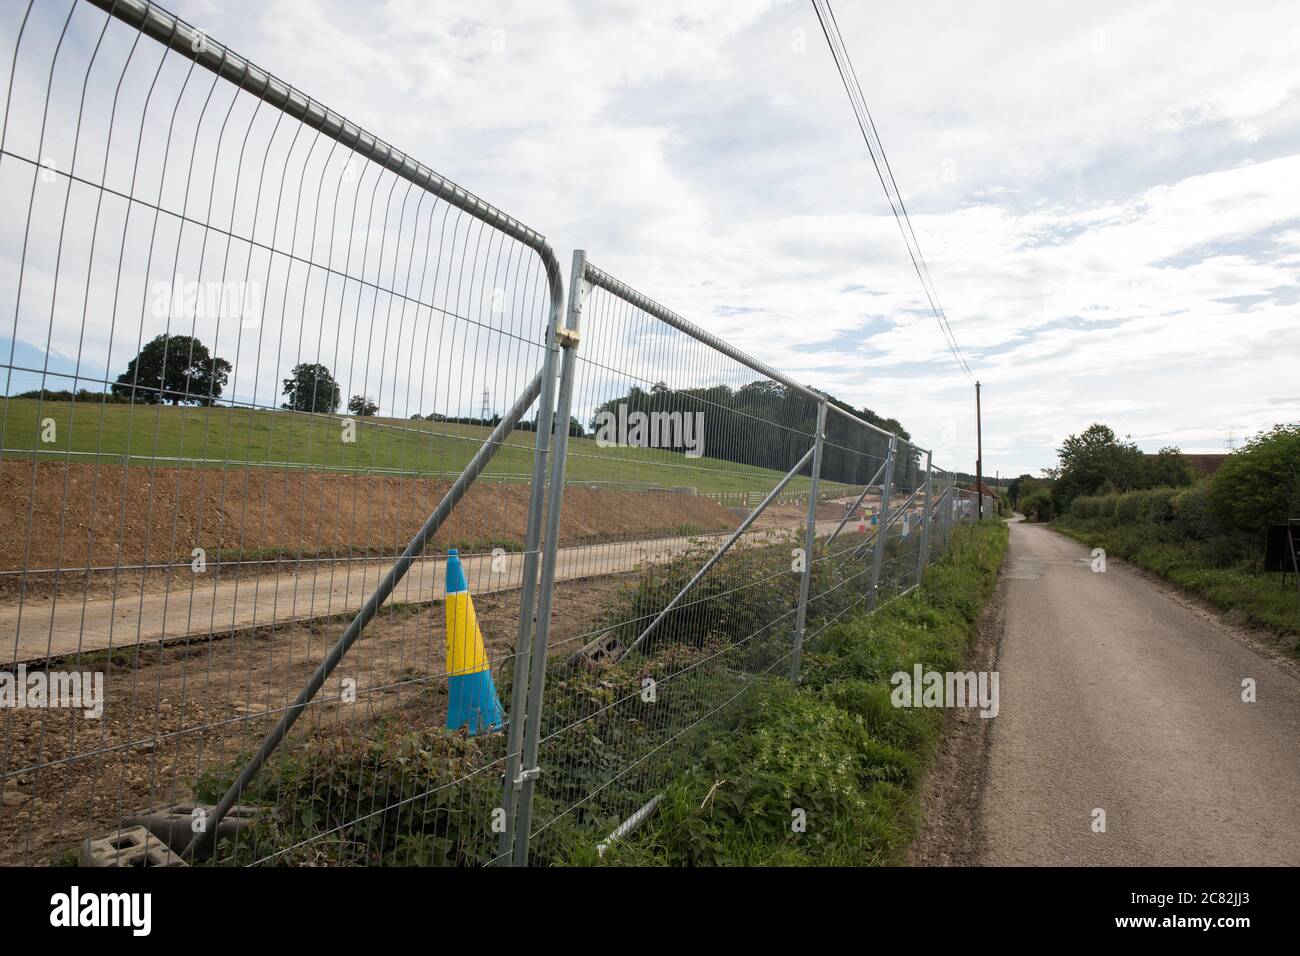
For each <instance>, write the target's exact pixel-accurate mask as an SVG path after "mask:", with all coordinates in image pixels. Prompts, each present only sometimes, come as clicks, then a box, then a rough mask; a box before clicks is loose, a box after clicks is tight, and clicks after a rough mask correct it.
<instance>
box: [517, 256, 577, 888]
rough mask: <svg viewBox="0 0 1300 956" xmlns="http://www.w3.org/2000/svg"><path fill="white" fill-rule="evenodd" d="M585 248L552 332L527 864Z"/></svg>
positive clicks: (523, 803) (526, 779) (528, 748)
mask: <svg viewBox="0 0 1300 956" xmlns="http://www.w3.org/2000/svg"><path fill="white" fill-rule="evenodd" d="M586 275H587V253H586V252H585V251H583V250H582V249H575V250H574V252H573V269H572V271H571V272H570V273H569V308H568V313H567V320H566V324H565V328H564V330H563V331H561V330H558V329H557V330H556V333H555V334H556V337H557V339H558V340H559V342H560V344H561V345H562V346H563V349H564V354H563V357H562V359H561V364H560V390H559V398H558V399H557V400H556V406H555V438H554V451H553V457H552V460H551V486H550V488H549V489H548V497H547V503H546V534H545V537H544V538H543V543H542V574H541V581H540V583H539V589H540V594H539V598H538V602H537V626H536V629H535V630H534V636H533V652H532V656H531V660H532V667H531V668H530V669H529V675H528V709H527V712H526V714H525V720H526V721H527V723H526V726H525V730H524V749H523V754H522V756H521V758H520V769H519V773H518V774H517V775H516V776H515V780H514V786H515V788H516V801H517V806H516V810H515V833H514V865H515V866H527V865H528V837H529V829H530V827H531V824H532V818H533V790H534V788H535V785H536V782H537V777H538V775H539V774H540V773H541V769H540V768H539V767H538V765H537V752H538V746H539V741H540V740H541V733H542V693H543V691H544V690H545V688H546V658H547V648H548V646H549V638H550V627H551V604H552V599H553V598H554V596H555V557H556V551H557V550H558V549H559V544H560V508H561V506H562V505H563V504H564V469H565V459H566V455H567V452H568V447H569V414H570V408H571V407H572V405H573V378H574V373H575V371H576V364H575V360H576V356H575V351H576V350H577V347H578V329H579V317H580V315H581V313H582V302H583V299H584V298H585V296H586V292H587V279H586Z"/></svg>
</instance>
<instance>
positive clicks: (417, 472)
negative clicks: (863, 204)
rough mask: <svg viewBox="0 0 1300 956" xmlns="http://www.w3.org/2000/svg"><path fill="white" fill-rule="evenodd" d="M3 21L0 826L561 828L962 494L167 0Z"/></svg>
mask: <svg viewBox="0 0 1300 956" xmlns="http://www.w3.org/2000/svg"><path fill="white" fill-rule="evenodd" d="M0 17H2V18H3V21H4V23H5V24H6V28H7V29H6V30H5V32H4V35H5V36H6V37H7V38H8V39H7V40H6V46H5V47H4V48H0V57H4V58H6V59H7V60H8V62H9V67H10V68H9V70H8V71H7V78H6V81H5V82H6V83H7V85H6V87H5V91H4V103H5V107H4V109H5V112H4V115H3V120H2V121H0V197H2V199H0V202H3V203H4V219H3V221H4V222H5V224H6V225H5V227H4V228H3V229H2V230H0V270H3V273H2V274H0V323H3V325H4V326H5V328H4V333H3V336H0V350H3V353H4V363H3V369H4V385H5V388H4V392H3V396H4V397H3V398H2V399H0V402H2V403H3V408H2V410H0V472H2V473H3V482H2V483H0V497H3V499H4V501H3V513H2V514H0V521H3V528H2V529H0V530H2V531H3V533H2V534H0V667H2V668H4V674H5V675H6V676H7V677H8V678H9V679H10V681H9V684H8V685H7V686H11V687H14V688H17V687H19V686H21V687H22V688H23V690H22V692H21V693H22V694H23V695H26V696H23V697H22V699H21V700H19V699H17V698H16V699H15V701H14V702H13V705H12V706H6V707H5V708H3V713H0V801H3V802H2V804H0V806H2V807H3V811H2V812H0V863H9V864H13V863H42V862H52V861H63V860H65V859H68V858H70V857H71V856H77V855H78V854H80V857H79V858H80V859H82V860H83V861H84V862H105V861H106V860H108V861H116V860H122V859H126V858H127V856H129V855H130V854H131V853H135V852H136V851H137V850H140V851H141V852H142V853H144V854H145V855H144V856H135V857H130V859H132V860H142V859H145V858H146V857H147V856H148V853H150V852H153V853H155V856H157V854H158V853H161V854H162V856H161V857H158V858H160V859H164V860H166V859H171V860H176V859H178V858H184V859H185V860H188V861H190V862H195V863H196V862H199V861H204V860H214V861H215V862H219V863H228V864H263V865H266V864H427V865H482V864H493V863H496V864H505V863H512V862H513V863H516V864H520V863H525V862H532V863H535V864H536V863H550V862H564V861H567V860H570V859H572V858H573V856H574V852H575V847H579V846H594V845H595V844H596V843H598V842H600V841H601V840H604V839H607V838H608V837H610V836H611V835H616V834H617V833H618V832H619V828H620V827H625V826H626V821H629V820H631V821H633V822H635V821H636V820H637V819H638V814H643V813H644V812H646V811H647V810H648V809H649V808H652V807H653V802H654V800H655V798H656V795H657V794H658V792H659V791H660V789H661V788H662V786H663V785H664V784H665V783H666V782H667V780H668V779H670V778H671V776H672V775H673V774H675V773H677V772H680V770H681V769H682V768H683V767H685V766H688V765H689V764H690V762H691V761H692V760H693V759H695V757H696V755H698V753H699V751H700V748H701V746H702V745H703V743H705V742H706V741H707V740H708V739H709V738H710V737H711V736H716V735H717V734H719V733H722V732H725V731H726V729H727V728H728V727H729V726H730V725H731V722H732V721H734V719H735V715H736V713H737V707H738V704H739V702H740V701H741V700H742V698H743V696H744V695H745V693H746V692H747V690H748V689H749V688H751V687H753V686H755V684H756V682H757V681H759V680H760V679H762V678H763V677H765V676H767V675H788V676H790V677H795V678H797V675H798V669H799V661H800V655H801V653H802V648H803V646H804V644H805V643H806V642H807V641H810V640H813V639H814V638H815V637H816V636H817V635H818V634H820V633H821V632H822V631H824V630H825V629H826V628H828V627H830V626H832V625H833V624H834V623H835V622H836V621H838V620H841V619H842V618H844V617H845V616H846V615H850V614H854V613H861V612H865V611H869V610H871V609H873V608H875V607H877V606H879V605H880V604H881V603H882V602H884V601H886V600H889V599H891V598H893V597H896V596H898V595H901V594H903V593H906V592H907V591H908V590H909V589H911V588H912V587H914V586H916V584H918V583H919V581H920V579H921V575H922V573H923V570H924V567H925V565H926V563H928V562H930V561H934V560H937V559H938V557H940V556H941V555H942V553H943V551H944V550H945V549H946V547H947V545H948V542H949V541H950V539H951V535H952V533H953V528H954V527H955V525H956V524H958V523H961V522H969V521H971V520H974V518H975V515H976V514H977V513H978V505H977V504H976V502H975V500H974V498H973V493H971V492H967V491H964V490H962V489H961V488H959V487H958V486H957V483H956V481H955V480H954V478H953V476H952V475H951V474H949V473H947V472H943V471H941V470H940V469H938V468H936V467H933V463H932V462H931V460H930V454H929V452H928V451H926V450H924V449H922V448H920V447H919V446H917V445H915V444H914V443H912V442H911V441H909V440H907V439H905V438H904V437H902V436H898V435H891V434H890V433H888V432H886V431H884V430H882V429H880V428H878V427H876V426H874V425H872V424H871V423H869V422H867V421H864V420H863V419H862V418H860V417H859V416H858V415H857V414H855V413H854V412H853V411H852V410H851V409H849V408H848V407H847V406H843V405H842V404H841V403H838V402H835V401H834V400H828V399H827V398H826V397H825V396H824V395H822V394H821V393H820V392H817V391H816V390H814V389H811V388H809V387H807V386H805V385H802V384H799V383H797V382H794V381H792V380H790V379H789V378H788V377H786V376H784V375H782V374H781V373H780V372H778V371H776V370H774V369H771V368H769V367H767V366H766V365H764V364H763V363H761V362H758V361H757V360H755V359H753V358H751V357H749V356H747V355H745V354H743V353H741V352H739V351H738V350H736V349H735V348H733V347H732V346H730V345H728V344H727V343H725V342H722V341H720V340H718V339H716V338H714V337H713V336H711V335H709V334H707V333H705V332H704V331H702V330H701V329H699V328H697V327H695V326H693V325H691V324H690V323H688V322H686V321H685V320H683V319H681V318H679V317H678V316H676V315H675V314H674V313H672V312H670V311H668V310H667V309H665V308H664V307H662V306H660V305H658V304H657V303H655V302H653V301H652V300H650V299H649V298H647V297H645V296H644V295H642V294H640V293H639V292H637V291H635V290H633V289H631V288H629V287H627V286H625V285H624V284H622V283H621V282H619V281H618V280H616V279H614V278H613V277H611V276H609V275H607V274H606V273H604V272H602V271H601V270H599V269H598V268H595V267H594V266H591V265H590V264H588V263H587V262H586V259H585V256H584V255H583V254H581V253H579V254H577V255H576V256H575V261H574V267H573V272H572V275H571V278H570V281H569V283H568V287H569V300H568V303H567V306H568V307H567V309H566V300H565V294H564V286H565V283H564V282H563V277H562V274H561V269H560V267H559V264H558V262H557V260H556V257H555V255H554V253H553V252H552V251H551V249H550V247H549V246H548V245H547V244H546V242H545V240H544V239H543V238H542V237H541V236H540V235H538V234H537V233H535V232H534V231H532V230H531V229H529V228H528V227H526V226H524V225H522V224H520V223H519V222H517V221H516V220H514V219H512V218H510V217H509V216H507V215H505V214H504V213H502V212H500V211H499V210H497V209H495V208H493V207H491V206H489V205H488V204H486V203H484V202H483V201H481V200H479V199H477V198H476V197H474V196H472V195H470V194H468V193H466V192H465V191H464V190H462V189H460V188H459V187H457V186H455V185H454V184H451V183H449V182H447V181H446V180H444V179H442V178H441V177H440V176H438V174H437V173H435V172H433V171H432V170H430V169H429V168H427V167H425V166H423V165H421V164H420V163H418V162H417V161H415V160H414V159H413V158H411V157H408V156H406V155H404V154H402V153H400V152H399V151H397V150H395V149H394V148H392V147H390V146H388V145H387V144H385V143H383V142H382V141H381V140H378V139H377V138H376V137H374V136H372V135H371V134H369V133H366V132H365V131H364V130H362V129H361V128H360V127H358V126H356V125H355V124H353V123H351V122H349V121H348V120H346V119H345V118H343V117H341V116H339V115H337V114H335V113H333V112H332V111H330V110H329V109H328V108H327V107H325V106H323V105H322V104H319V103H317V102H315V101H314V100H311V99H310V97H308V96H306V95H305V94H303V93H300V92H299V91H297V90H294V89H293V88H291V87H289V86H288V85H287V84H284V83H283V82H281V81H279V80H277V79H276V78H275V77H273V76H272V75H270V74H269V73H267V72H266V71H264V70H261V69H259V68H258V67H256V66H255V65H253V64H251V63H249V62H247V61H246V60H244V59H243V58H242V57H240V56H239V55H238V54H237V53H235V52H233V51H231V50H229V49H227V48H226V47H224V46H222V45H221V44H219V43H217V42H215V41H214V40H212V39H210V38H208V37H206V36H205V35H203V34H202V33H200V32H199V31H197V30H195V29H194V28H192V27H190V26H189V25H187V24H185V23H183V22H181V21H179V20H177V19H176V18H174V17H172V16H171V15H170V14H168V13H166V12H165V11H163V10H161V9H160V8H158V7H156V6H152V5H150V4H146V3H143V2H140V0H94V2H90V0H66V2H50V3H30V4H17V3H12V2H10V3H8V4H7V5H5V6H4V7H3V9H2V12H0ZM6 340H7V341H6ZM37 686H41V687H43V688H45V690H44V692H43V696H42V697H41V698H40V700H39V701H37V700H36V699H35V698H34V697H32V696H31V695H30V690H31V688H34V687H37ZM141 827H144V828H145V829H146V830H148V831H149V832H150V833H152V834H153V836H152V838H150V837H140V834H141V833H143V832H144V831H143V830H141V829H140V828H141ZM137 838H139V839H143V840H144V841H145V842H144V843H143V844H140V843H139V842H138V840H137ZM150 840H152V841H153V842H152V843H151V842H150ZM96 841H98V842H96ZM132 841H137V842H132ZM151 847H152V850H151ZM169 853H170V854H171V855H170V856H169V855H168V854H169ZM214 853H215V855H214ZM150 859H152V858H150Z"/></svg>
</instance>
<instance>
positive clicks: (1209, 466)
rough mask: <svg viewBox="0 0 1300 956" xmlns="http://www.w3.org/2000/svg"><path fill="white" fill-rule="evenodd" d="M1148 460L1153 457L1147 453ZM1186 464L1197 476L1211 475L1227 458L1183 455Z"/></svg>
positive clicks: (1218, 455) (1221, 455) (1219, 455)
mask: <svg viewBox="0 0 1300 956" xmlns="http://www.w3.org/2000/svg"><path fill="white" fill-rule="evenodd" d="M1147 457H1148V458H1154V457H1155V455H1153V454H1150V453H1148V454H1147ZM1183 457H1184V458H1186V459H1187V463H1188V464H1189V465H1191V466H1192V471H1194V472H1195V473H1196V474H1197V475H1212V474H1214V473H1215V472H1216V471H1218V470H1219V466H1220V465H1222V464H1223V463H1224V462H1225V461H1227V459H1228V456H1227V455H1225V454H1211V455H1186V454H1185V455H1183Z"/></svg>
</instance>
